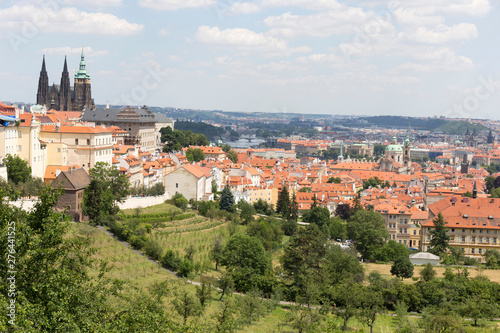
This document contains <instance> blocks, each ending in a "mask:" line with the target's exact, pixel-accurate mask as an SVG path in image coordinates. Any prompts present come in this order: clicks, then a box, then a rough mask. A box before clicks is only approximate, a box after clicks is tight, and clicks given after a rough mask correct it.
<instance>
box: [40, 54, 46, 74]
mask: <svg viewBox="0 0 500 333" xmlns="http://www.w3.org/2000/svg"><path fill="white" fill-rule="evenodd" d="M43 72H45V73H47V70H46V69H45V54H44V55H43V60H42V70H41V71H40V74H41V73H43Z"/></svg>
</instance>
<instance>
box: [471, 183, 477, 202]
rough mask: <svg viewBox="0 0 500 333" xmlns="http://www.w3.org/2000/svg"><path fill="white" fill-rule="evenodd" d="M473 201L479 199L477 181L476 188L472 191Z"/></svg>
mask: <svg viewBox="0 0 500 333" xmlns="http://www.w3.org/2000/svg"><path fill="white" fill-rule="evenodd" d="M472 199H477V184H476V180H475V179H474V188H473V189H472Z"/></svg>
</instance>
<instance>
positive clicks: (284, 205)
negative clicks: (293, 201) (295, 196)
mask: <svg viewBox="0 0 500 333" xmlns="http://www.w3.org/2000/svg"><path fill="white" fill-rule="evenodd" d="M289 211H290V194H288V188H287V186H286V185H283V187H282V189H281V191H280V193H279V194H278V202H277V203H276V213H278V214H281V215H282V216H283V217H284V218H286V217H288V215H289Z"/></svg>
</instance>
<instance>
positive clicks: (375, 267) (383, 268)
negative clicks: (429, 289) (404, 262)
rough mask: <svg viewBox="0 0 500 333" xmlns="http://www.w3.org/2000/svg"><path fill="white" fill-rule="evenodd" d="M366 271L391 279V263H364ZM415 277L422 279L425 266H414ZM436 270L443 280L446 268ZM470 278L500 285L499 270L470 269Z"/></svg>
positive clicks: (437, 267)
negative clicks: (481, 277)
mask: <svg viewBox="0 0 500 333" xmlns="http://www.w3.org/2000/svg"><path fill="white" fill-rule="evenodd" d="M362 265H363V268H364V269H365V275H366V276H368V274H370V272H372V271H377V272H379V273H380V274H381V275H382V276H383V277H385V278H391V277H392V275H391V265H392V264H391V263H386V264H376V263H368V264H367V263H364V264H362ZM414 267H415V268H414V271H413V276H415V277H420V271H421V270H422V269H424V266H414ZM460 268H461V269H462V267H460ZM434 269H435V270H436V272H437V275H436V277H437V278H441V277H443V276H444V272H445V269H446V268H445V267H442V266H435V267H434ZM468 270H469V273H470V275H469V276H470V277H476V276H478V275H484V276H486V277H487V278H488V279H489V280H490V281H493V282H496V283H500V270H498V269H496V270H495V269H484V268H479V269H478V268H476V267H468ZM403 282H405V283H415V281H413V280H412V279H404V280H403Z"/></svg>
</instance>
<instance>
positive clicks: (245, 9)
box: [223, 2, 261, 15]
mask: <svg viewBox="0 0 500 333" xmlns="http://www.w3.org/2000/svg"><path fill="white" fill-rule="evenodd" d="M260 10H261V6H259V5H258V4H256V3H254V2H235V3H233V4H232V5H231V7H229V9H228V10H225V11H223V12H224V15H239V14H253V13H258V12H260Z"/></svg>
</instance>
